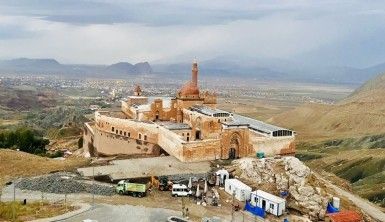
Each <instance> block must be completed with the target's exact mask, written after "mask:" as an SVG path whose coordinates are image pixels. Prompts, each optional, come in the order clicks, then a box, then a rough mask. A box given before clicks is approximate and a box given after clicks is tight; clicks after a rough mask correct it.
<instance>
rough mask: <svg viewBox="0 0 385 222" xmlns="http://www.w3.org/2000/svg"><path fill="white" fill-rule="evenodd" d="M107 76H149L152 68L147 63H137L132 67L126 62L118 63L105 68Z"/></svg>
mask: <svg viewBox="0 0 385 222" xmlns="http://www.w3.org/2000/svg"><path fill="white" fill-rule="evenodd" d="M105 72H106V73H107V74H117V75H120V74H149V73H152V68H151V66H150V64H149V63H148V62H142V63H137V64H135V65H132V64H131V63H128V62H119V63H116V64H112V65H110V66H107V67H106V68H105Z"/></svg>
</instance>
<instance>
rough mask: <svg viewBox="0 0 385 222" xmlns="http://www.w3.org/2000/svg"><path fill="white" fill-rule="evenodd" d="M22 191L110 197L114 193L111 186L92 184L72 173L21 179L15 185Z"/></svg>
mask: <svg viewBox="0 0 385 222" xmlns="http://www.w3.org/2000/svg"><path fill="white" fill-rule="evenodd" d="M16 187H17V188H19V189H22V190H34V191H42V192H45V193H59V194H70V193H94V194H95V195H105V196H111V195H113V194H114V193H115V191H114V188H113V186H110V185H105V184H101V183H96V182H95V183H94V184H93V183H92V182H91V181H85V180H83V179H82V178H81V177H80V176H79V175H76V174H72V173H54V174H49V175H44V176H39V177H33V178H23V179H20V180H19V181H18V182H17V183H16Z"/></svg>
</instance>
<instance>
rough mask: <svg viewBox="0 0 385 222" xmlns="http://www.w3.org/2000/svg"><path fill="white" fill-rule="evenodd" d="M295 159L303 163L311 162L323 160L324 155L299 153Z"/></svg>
mask: <svg viewBox="0 0 385 222" xmlns="http://www.w3.org/2000/svg"><path fill="white" fill-rule="evenodd" d="M295 157H297V158H298V159H299V160H301V161H309V160H315V159H319V158H322V157H323V155H321V154H317V153H297V154H295Z"/></svg>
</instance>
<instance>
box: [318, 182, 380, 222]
mask: <svg viewBox="0 0 385 222" xmlns="http://www.w3.org/2000/svg"><path fill="white" fill-rule="evenodd" d="M317 176H318V178H322V177H321V176H320V175H317ZM322 180H323V181H325V182H326V184H328V185H329V186H330V187H332V188H333V189H334V190H335V191H336V193H337V194H339V195H342V196H344V197H345V198H347V199H349V200H350V201H352V202H353V203H354V204H355V205H356V206H357V207H359V208H361V209H362V210H363V211H364V212H365V213H366V214H368V215H369V216H371V217H373V218H374V219H376V220H378V221H384V222H385V213H384V212H383V211H381V210H380V209H379V208H378V207H377V206H376V205H374V204H373V203H370V202H369V201H368V200H365V199H363V198H361V197H359V196H357V195H355V194H352V193H350V192H348V191H346V190H343V189H341V188H339V187H338V186H336V185H334V184H332V183H330V182H329V181H327V180H325V179H322Z"/></svg>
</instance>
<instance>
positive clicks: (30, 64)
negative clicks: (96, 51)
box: [0, 58, 152, 78]
mask: <svg viewBox="0 0 385 222" xmlns="http://www.w3.org/2000/svg"><path fill="white" fill-rule="evenodd" d="M151 73H152V68H151V66H150V64H149V63H148V62H142V63H137V64H134V65H132V64H130V63H127V62H119V63H116V64H112V65H109V66H106V65H82V64H60V63H59V62H57V61H56V60H54V59H28V58H19V59H11V60H0V74H18V75H22V74H47V75H54V74H60V75H63V76H68V77H79V76H83V77H100V78H107V77H108V78H111V77H113V78H126V77H128V76H132V75H140V74H151Z"/></svg>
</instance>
